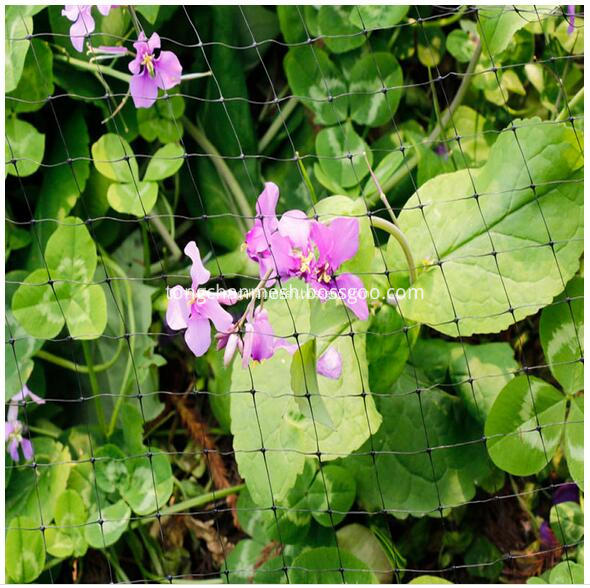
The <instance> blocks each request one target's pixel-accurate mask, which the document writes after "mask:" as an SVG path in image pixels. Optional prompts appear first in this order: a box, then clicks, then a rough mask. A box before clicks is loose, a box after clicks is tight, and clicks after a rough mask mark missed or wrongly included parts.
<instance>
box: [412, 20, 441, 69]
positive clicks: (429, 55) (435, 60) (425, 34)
mask: <svg viewBox="0 0 590 588" xmlns="http://www.w3.org/2000/svg"><path fill="white" fill-rule="evenodd" d="M445 51H446V46H445V34H444V33H443V32H442V29H439V28H438V27H432V28H423V27H421V28H420V30H419V31H418V59H419V60H420V63H422V65H425V66H426V67H436V66H437V65H438V64H439V63H440V62H441V61H442V58H443V57H444V54H445Z"/></svg>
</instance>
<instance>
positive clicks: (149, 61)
mask: <svg viewBox="0 0 590 588" xmlns="http://www.w3.org/2000/svg"><path fill="white" fill-rule="evenodd" d="M141 65H144V66H145V67H146V68H147V70H148V73H149V74H150V77H152V78H153V77H154V73H155V72H154V56H153V55H152V54H151V53H146V54H145V55H144V56H143V59H142V60H141Z"/></svg>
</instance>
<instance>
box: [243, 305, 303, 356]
mask: <svg viewBox="0 0 590 588" xmlns="http://www.w3.org/2000/svg"><path fill="white" fill-rule="evenodd" d="M245 331H246V333H245V335H244V347H243V350H242V366H243V367H246V366H247V365H248V363H249V362H250V360H251V359H253V360H254V361H262V360H264V359H269V358H270V357H272V356H273V354H274V352H275V351H276V350H277V349H279V348H283V349H286V350H287V351H288V352H289V353H294V352H295V350H296V349H297V345H296V344H292V345H291V344H289V343H287V342H286V341H284V340H283V339H281V338H280V337H276V336H275V334H274V331H273V329H272V325H271V324H270V321H269V320H268V312H267V311H266V310H264V309H263V308H262V307H260V306H259V307H258V308H256V310H255V311H254V313H253V315H252V316H250V317H248V319H247V321H246V328H245Z"/></svg>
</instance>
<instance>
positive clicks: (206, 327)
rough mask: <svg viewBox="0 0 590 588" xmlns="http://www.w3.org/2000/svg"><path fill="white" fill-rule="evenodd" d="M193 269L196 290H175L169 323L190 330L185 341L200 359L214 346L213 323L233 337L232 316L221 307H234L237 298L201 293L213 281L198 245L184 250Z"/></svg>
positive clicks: (188, 246) (177, 288)
mask: <svg viewBox="0 0 590 588" xmlns="http://www.w3.org/2000/svg"><path fill="white" fill-rule="evenodd" d="M184 252H185V254H186V255H188V256H189V257H190V258H191V259H192V261H193V265H192V268H191V278H192V288H191V289H190V290H185V289H184V288H183V287H182V286H174V288H172V289H171V290H170V291H169V292H168V296H169V302H168V309H167V311H166V322H167V323H168V325H169V326H170V328H172V329H175V330H180V329H186V331H185V333H184V339H185V341H186V344H187V345H188V347H189V349H190V350H191V351H192V352H193V353H194V354H195V355H196V356H197V357H200V356H201V355H203V354H204V353H206V351H207V349H209V346H210V345H211V325H210V323H209V321H211V322H212V323H213V324H214V325H215V328H216V329H217V330H218V331H219V332H221V333H230V332H231V330H232V328H233V325H232V316H231V314H229V312H227V311H226V310H224V309H223V308H222V307H221V304H233V303H234V302H235V297H233V298H232V297H231V296H226V297H222V296H218V295H217V294H216V293H214V292H210V291H208V290H204V289H199V286H202V285H203V284H205V283H206V282H208V281H209V278H210V277H211V274H210V273H209V271H207V270H206V269H205V267H204V266H203V263H202V261H201V255H200V253H199V249H198V247H197V245H196V244H195V242H194V241H191V242H190V243H188V245H187V246H186V247H185V248H184Z"/></svg>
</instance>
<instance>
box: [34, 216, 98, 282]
mask: <svg viewBox="0 0 590 588" xmlns="http://www.w3.org/2000/svg"><path fill="white" fill-rule="evenodd" d="M97 260H98V257H97V255H96V245H95V244H94V241H93V239H92V237H91V236H90V233H89V232H88V229H87V228H86V226H85V225H84V222H83V221H82V220H80V219H79V218H76V217H74V216H70V217H68V218H66V219H65V220H64V222H63V223H62V224H60V225H58V228H57V229H56V230H55V231H54V233H53V234H52V235H51V237H50V238H49V241H48V242H47V246H46V247H45V261H46V263H47V267H48V268H49V270H50V271H51V272H56V273H57V274H59V277H60V278H61V279H63V280H72V281H78V282H85V281H89V280H91V279H92V278H93V277H94V272H95V271H96V264H97ZM52 277H53V276H52Z"/></svg>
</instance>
